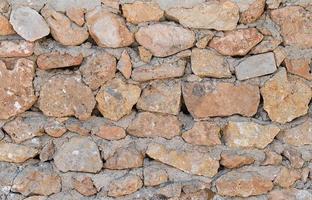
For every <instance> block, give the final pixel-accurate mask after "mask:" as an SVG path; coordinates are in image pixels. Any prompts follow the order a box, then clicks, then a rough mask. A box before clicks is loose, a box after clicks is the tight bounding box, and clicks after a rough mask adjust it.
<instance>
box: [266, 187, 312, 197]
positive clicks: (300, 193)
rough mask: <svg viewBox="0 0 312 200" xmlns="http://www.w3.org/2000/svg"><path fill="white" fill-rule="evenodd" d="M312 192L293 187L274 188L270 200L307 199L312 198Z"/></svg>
mask: <svg viewBox="0 0 312 200" xmlns="http://www.w3.org/2000/svg"><path fill="white" fill-rule="evenodd" d="M311 198H312V194H311V193H310V192H309V191H307V190H298V189H295V188H292V189H282V190H273V191H271V192H270V193H269V200H283V199H289V200H305V199H311Z"/></svg>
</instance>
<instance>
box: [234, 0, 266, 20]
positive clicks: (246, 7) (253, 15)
mask: <svg viewBox="0 0 312 200" xmlns="http://www.w3.org/2000/svg"><path fill="white" fill-rule="evenodd" d="M234 2H235V3H237V5H238V7H239V11H240V12H241V16H240V19H239V21H240V22H241V23H243V24H248V23H252V22H255V21H256V20H257V19H258V18H259V17H260V16H261V15H262V13H263V11H264V7H265V3H266V1H265V0H247V1H246V0H234Z"/></svg>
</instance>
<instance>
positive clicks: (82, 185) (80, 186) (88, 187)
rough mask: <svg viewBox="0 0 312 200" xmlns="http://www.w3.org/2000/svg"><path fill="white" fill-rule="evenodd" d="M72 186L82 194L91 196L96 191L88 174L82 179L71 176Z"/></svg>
mask: <svg viewBox="0 0 312 200" xmlns="http://www.w3.org/2000/svg"><path fill="white" fill-rule="evenodd" d="M73 186H74V188H75V190H76V191H77V192H79V193H80V194H82V195H84V196H92V195H95V194H96V193H97V190H96V188H95V186H94V184H93V182H92V179H91V178H90V177H88V176H86V177H83V178H82V180H78V179H75V178H73Z"/></svg>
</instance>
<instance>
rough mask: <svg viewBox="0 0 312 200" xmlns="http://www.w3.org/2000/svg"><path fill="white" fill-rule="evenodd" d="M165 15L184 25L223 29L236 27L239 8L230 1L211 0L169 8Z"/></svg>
mask: <svg viewBox="0 0 312 200" xmlns="http://www.w3.org/2000/svg"><path fill="white" fill-rule="evenodd" d="M166 15H167V16H168V17H169V18H173V19H175V20H177V21H178V22H179V23H180V24H182V25H183V26H185V27H190V28H203V29H215V30H220V31H221V30H223V31H224V30H233V29H235V28H236V25H237V22H238V19H239V8H238V6H237V5H236V4H235V3H233V2H232V1H223V2H218V1H212V2H208V3H203V4H198V5H196V6H194V7H192V8H182V7H181V8H171V9H169V10H167V11H166Z"/></svg>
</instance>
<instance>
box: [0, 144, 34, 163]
mask: <svg viewBox="0 0 312 200" xmlns="http://www.w3.org/2000/svg"><path fill="white" fill-rule="evenodd" d="M37 154H38V150H37V149H35V148H32V147H28V146H24V145H19V144H12V143H4V142H0V161H4V162H13V163H23V162H25V161H26V160H28V159H30V158H33V157H35V156H36V155H37Z"/></svg>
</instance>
